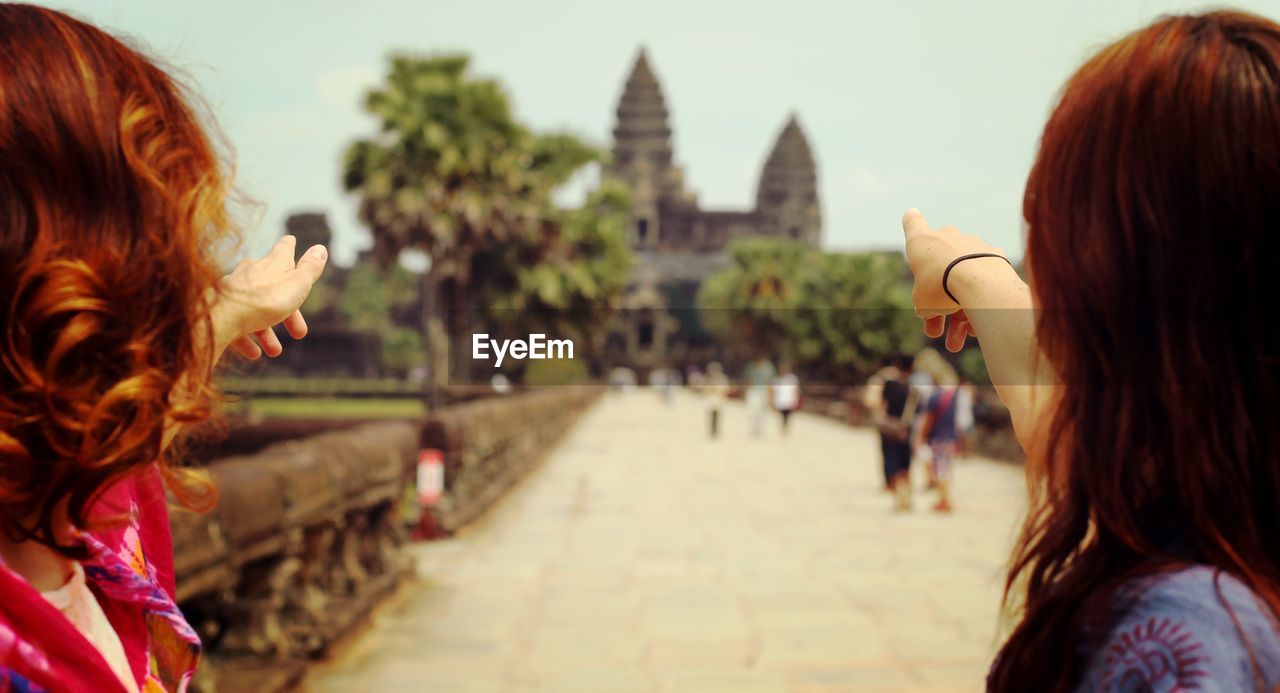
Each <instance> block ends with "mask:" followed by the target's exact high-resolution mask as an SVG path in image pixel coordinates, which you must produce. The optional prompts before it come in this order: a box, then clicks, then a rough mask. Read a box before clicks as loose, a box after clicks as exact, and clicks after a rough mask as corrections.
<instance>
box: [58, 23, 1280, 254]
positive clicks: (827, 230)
mask: <svg viewBox="0 0 1280 693" xmlns="http://www.w3.org/2000/svg"><path fill="white" fill-rule="evenodd" d="M50 4H51V5H52V6H54V7H57V8H58V9H64V10H68V11H70V12H72V13H73V14H75V15H77V16H79V17H81V18H83V19H87V20H89V21H92V22H94V23H97V24H98V25H100V26H102V27H103V28H106V29H108V30H111V31H112V32H114V33H116V34H118V35H127V36H129V37H131V38H133V39H135V40H136V41H138V42H141V44H142V46H143V47H144V48H145V49H146V50H147V51H148V53H149V54H150V55H152V56H155V57H158V58H160V59H162V60H163V61H165V62H166V63H168V64H170V65H173V66H176V67H178V68H179V69H181V70H183V71H185V72H186V73H187V74H188V76H189V77H190V78H191V79H192V80H194V82H195V83H196V86H197V88H198V90H199V91H200V93H201V94H202V95H203V96H204V98H205V99H206V100H207V102H208V104H209V105H210V106H211V108H212V110H213V113H214V115H215V116H216V118H217V121H218V124H219V125H220V127H221V129H222V131H223V133H224V134H225V135H226V137H227V138H228V139H229V140H230V141H231V143H232V144H233V145H234V147H235V149H236V160H237V165H238V169H239V175H238V181H239V184H240V188H241V189H242V190H243V191H244V192H245V193H246V194H248V195H249V196H251V197H253V198H255V199H257V200H258V201H260V202H261V203H263V204H264V206H265V210H264V211H263V213H262V214H261V217H260V219H259V220H258V223H257V225H256V227H255V228H254V229H252V232H251V237H250V244H249V247H250V249H253V250H260V249H263V248H265V247H266V246H267V245H268V244H269V243H270V240H271V239H273V238H275V237H276V236H277V235H279V233H280V232H281V230H282V228H283V220H284V218H285V216H287V215H288V214H289V213H291V212H293V211H299V210H321V211H326V212H328V214H329V220H330V225H331V226H332V227H333V229H334V233H335V241H334V249H333V250H334V254H335V259H336V260H337V261H338V262H341V263H347V262H350V261H351V260H352V259H353V257H354V255H355V252H356V250H357V249H358V248H361V247H364V246H366V245H368V243H369V240H368V236H367V234H366V232H365V231H364V229H363V228H361V226H360V224H359V222H358V221H357V220H356V218H355V211H354V209H355V205H354V201H353V200H352V199H350V198H349V197H347V196H346V195H344V193H343V192H342V189H341V185H340V182H339V175H340V174H339V168H340V162H341V155H342V151H343V149H344V148H345V147H346V145H347V144H348V143H350V142H351V141H353V140H354V139H356V138H359V137H362V136H365V135H367V134H370V133H372V132H373V129H374V123H373V121H372V120H371V119H370V118H369V117H367V116H365V115H363V113H362V111H361V108H360V104H361V100H362V94H363V92H364V91H365V90H366V89H367V88H369V87H371V86H373V85H375V84H376V83H377V82H378V80H379V79H380V78H381V77H382V76H383V74H384V73H385V66H386V57H387V55H388V54H389V53H390V52H392V51H409V52H416V53H423V54H429V53H440V52H459V51H460V52H466V53H469V54H470V55H471V56H472V57H473V66H474V69H475V71H476V73H478V74H480V75H483V76H487V77H493V78H496V79H497V80H499V81H500V82H501V83H502V84H503V85H504V86H505V88H506V89H507V92H508V93H509V95H510V96H511V99H512V103H513V104H514V108H515V111H516V115H517V116H518V117H519V118H520V119H522V120H523V121H524V122H525V123H526V124H528V125H530V126H531V127H533V128H534V129H536V130H567V131H571V132H574V133H576V134H578V135H580V136H582V137H585V138H586V139H588V140H590V141H592V142H594V143H596V144H598V145H601V146H607V145H608V144H609V133H610V130H611V129H612V127H613V118H614V116H613V110H614V108H615V106H616V102H617V99H618V96H619V95H620V93H621V89H622V82H623V80H624V78H625V77H626V74H627V72H628V70H629V68H630V66H631V63H632V61H633V60H634V57H635V54H636V50H637V48H638V47H639V46H640V45H642V44H643V45H645V46H647V47H648V49H649V55H650V58H651V60H652V63H653V65H654V68H655V70H656V71H657V73H658V76H659V78H660V79H661V81H662V84H663V87H664V90H665V94H666V97H667V105H668V107H669V108H670V109H671V112H672V121H673V122H672V125H673V127H674V129H675V147H676V158H677V159H678V161H679V163H680V164H681V165H683V166H684V168H685V175H686V181H687V182H688V184H689V185H690V187H692V188H693V189H694V190H696V191H697V192H698V194H699V198H700V200H701V201H702V203H703V206H704V207H724V208H744V209H745V208H748V207H750V206H751V205H752V203H753V202H754V199H755V187H756V179H757V177H758V176H759V170H760V166H761V165H762V164H763V160H764V156H765V155H766V153H767V150H768V148H769V146H770V144H771V143H772V141H773V138H774V137H775V136H776V134H777V131H778V130H779V129H780V128H781V126H782V124H783V121H784V120H785V119H786V116H787V114H788V113H789V112H791V111H793V110H794V111H796V112H798V113H799V114H800V119H801V122H802V124H803V125H804V127H805V129H806V131H807V133H808V135H809V138H810V143H811V145H812V146H813V150H814V154H815V156H816V158H817V161H818V177H819V190H820V195H821V201H822V212H823V220H824V229H823V233H824V238H825V240H824V242H825V244H826V246H828V247H830V248H836V249H866V248H888V247H894V246H897V245H898V244H899V243H900V240H901V229H900V227H899V225H898V219H899V217H900V215H901V213H902V210H904V209H906V208H907V207H919V208H920V209H921V210H922V211H924V213H925V214H926V216H928V218H929V220H930V222H932V223H934V224H936V225H941V224H944V223H945V224H954V225H956V226H959V227H960V228H962V229H964V230H966V231H968V232H971V233H977V234H980V235H983V236H985V237H986V238H987V239H988V240H990V241H992V242H995V243H997V244H999V245H1002V246H1004V247H1005V248H1007V249H1008V250H1009V251H1010V253H1011V254H1012V255H1014V256H1021V254H1022V248H1021V245H1022V242H1021V233H1022V224H1021V212H1020V205H1021V196H1022V185H1023V182H1024V180H1025V177H1026V174H1027V171H1028V169H1029V167H1030V165H1031V161H1032V157H1033V156H1034V153H1035V146H1036V140H1037V138H1038V137H1039V133H1040V129H1041V127H1042V126H1043V124H1044V120H1045V118H1046V116H1047V115H1048V112H1049V109H1050V107H1051V106H1052V104H1053V102H1054V98H1055V94H1056V93H1057V91H1058V89H1059V88H1060V87H1061V85H1062V83H1063V81H1064V80H1065V79H1066V78H1067V77H1068V76H1069V75H1070V74H1071V72H1072V71H1073V70H1074V69H1075V68H1076V67H1077V66H1078V65H1079V64H1080V63H1081V61H1082V60H1083V59H1084V58H1085V57H1086V56H1088V55H1089V54H1090V53H1091V52H1092V51H1093V50H1095V49H1096V48H1098V47H1100V46H1101V45H1103V44H1105V43H1107V42H1108V41H1110V40H1113V39H1115V38H1118V37H1119V36H1121V35H1123V34H1124V33H1126V32H1128V31H1130V30H1132V29H1135V28H1137V27H1139V26H1141V25H1143V24H1145V23H1147V22H1149V21H1151V20H1152V19H1154V18H1155V17H1157V16H1159V15H1161V14H1165V13H1169V12H1184V11H1196V10H1201V9H1205V8H1206V7H1210V6H1207V5H1205V4H1204V3H1202V2H1180V1H1178V0H1147V1H1140V0H1042V1H1036V2H1029V1H1027V0H965V1H962V2H954V1H951V0H935V1H930V2H924V1H919V0H917V1H893V2H886V1H884V0H880V1H877V2H862V1H837V0H826V1H822V2H819V1H816V0H774V1H772V2H758V1H756V0H722V1H717V2H710V1H704V0H674V1H673V0H647V1H644V2H615V1H607V0H418V1H408V0H405V1H396V0H360V1H359V2H349V1H344V2H333V1H321V0H316V1H311V2H303V1H301V0H290V1H264V0H221V1H219V2H209V1H205V0H186V1H184V2H172V1H171V0H165V1H159V0H73V1H64V2H53V3H50ZM1235 6H1237V7H1240V8H1241V9H1246V10H1250V11H1253V12H1258V13H1264V14H1269V15H1270V16H1272V17H1276V16H1277V15H1280V3H1277V2H1276V1H1275V0H1267V1H1266V2H1263V1H1262V0H1244V1H1242V2H1238V3H1236V4H1235ZM583 185H585V183H579V184H578V186H577V188H578V190H576V191H575V190H570V191H567V192H566V193H565V194H564V195H563V196H564V197H565V198H566V199H572V198H573V196H574V194H575V192H580V189H581V187H582V186H583Z"/></svg>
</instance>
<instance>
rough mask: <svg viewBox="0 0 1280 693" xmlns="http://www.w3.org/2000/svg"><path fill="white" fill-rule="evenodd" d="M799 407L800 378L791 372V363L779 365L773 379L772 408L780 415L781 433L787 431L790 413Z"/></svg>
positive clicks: (785, 433)
mask: <svg viewBox="0 0 1280 693" xmlns="http://www.w3.org/2000/svg"><path fill="white" fill-rule="evenodd" d="M799 407H800V379H799V378H798V377H796V374H795V373H793V372H791V364H789V363H787V362H786V361H783V362H782V363H781V364H780V365H779V374H778V377H776V378H774V379H773V408H774V409H776V410H777V411H778V414H780V415H781V416H782V434H783V435H787V434H788V433H789V427H790V423H791V413H792V412H794V411H795V410H796V409H798V408H799Z"/></svg>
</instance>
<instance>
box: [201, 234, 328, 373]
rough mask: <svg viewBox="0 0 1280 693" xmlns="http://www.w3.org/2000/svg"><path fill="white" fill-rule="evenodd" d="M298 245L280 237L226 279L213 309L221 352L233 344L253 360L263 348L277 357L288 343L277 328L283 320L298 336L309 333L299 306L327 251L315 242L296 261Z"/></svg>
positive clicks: (293, 240) (214, 324)
mask: <svg viewBox="0 0 1280 693" xmlns="http://www.w3.org/2000/svg"><path fill="white" fill-rule="evenodd" d="M296 247H297V239H295V238H294V237H293V236H282V237H281V238H280V240H279V241H277V242H276V244H275V246H274V247H273V248H272V249H271V252H269V253H267V255H266V256H265V257H263V258H262V259H259V260H242V261H241V262H240V264H238V265H236V268H235V270H234V271H233V272H232V273H231V274H228V275H227V276H225V277H223V278H222V281H221V282H220V283H219V285H218V292H217V298H216V299H215V300H214V304H213V307H212V309H211V312H212V317H213V330H214V340H215V344H216V345H217V347H218V350H219V351H218V353H221V350H222V349H225V348H228V347H229V348H231V349H233V350H235V351H236V352H237V353H239V354H240V355H242V356H244V357H245V358H248V359H250V360H256V359H258V358H260V357H261V356H262V354H263V353H264V352H265V353H266V354H267V356H271V357H276V356H279V355H280V354H281V353H283V351H284V347H283V345H281V343H280V338H279V337H278V336H277V335H276V333H275V330H274V327H275V326H276V325H278V324H280V323H284V327H285V329H286V330H288V332H289V335H290V336H291V337H293V338H294V339H302V338H303V337H305V336H306V335H307V322H306V320H305V319H303V317H302V312H301V311H300V310H299V308H300V307H301V306H302V302H303V301H305V300H306V299H307V295H308V294H310V293H311V287H312V286H313V285H314V284H315V283H316V280H318V279H319V278H320V274H321V273H322V272H323V271H324V266H325V263H326V262H327V261H328V259H329V251H328V250H326V249H325V247H324V246H322V245H314V246H311V247H310V248H309V249H307V252H306V253H304V254H303V255H302V258H301V259H300V260H298V261H297V262H294V259H293V258H294V253H295V251H296Z"/></svg>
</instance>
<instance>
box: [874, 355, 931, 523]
mask: <svg viewBox="0 0 1280 693" xmlns="http://www.w3.org/2000/svg"><path fill="white" fill-rule="evenodd" d="M910 375H911V359H909V358H903V359H898V360H896V361H891V362H889V363H887V364H885V366H884V367H883V368H881V369H880V370H879V372H877V373H876V374H875V375H874V376H872V381H871V382H870V383H869V384H868V391H869V392H870V393H872V394H871V395H870V397H869V401H868V402H867V404H868V405H869V409H870V410H871V415H872V417H873V419H874V420H875V423H876V428H877V429H879V431H880V454H881V455H882V459H883V461H884V483H885V488H887V489H889V490H891V491H893V494H894V509H895V510H898V511H900V512H901V511H907V510H910V509H911V424H912V421H913V419H914V418H915V409H916V402H917V401H918V400H917V399H916V396H915V391H914V390H913V389H912V387H911V386H910V385H909V384H908V381H909V378H910Z"/></svg>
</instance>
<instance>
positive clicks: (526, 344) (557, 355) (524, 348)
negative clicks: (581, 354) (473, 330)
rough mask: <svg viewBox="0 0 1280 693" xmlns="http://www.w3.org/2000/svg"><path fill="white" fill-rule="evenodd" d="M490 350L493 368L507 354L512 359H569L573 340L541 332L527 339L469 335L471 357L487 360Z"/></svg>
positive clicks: (500, 364) (499, 363)
mask: <svg viewBox="0 0 1280 693" xmlns="http://www.w3.org/2000/svg"><path fill="white" fill-rule="evenodd" d="M490 352H492V354H493V356H495V357H497V358H496V360H495V361H494V363H493V367H494V368H499V367H501V366H502V361H503V359H505V358H506V357H508V356H510V357H511V358H513V359H532V360H535V361H541V360H543V359H571V358H573V340H572V339H547V336H546V335H545V334H541V333H535V334H531V335H529V339H528V340H524V339H504V340H502V341H498V340H496V339H489V335H488V334H487V333H480V334H473V335H471V358H473V359H477V360H478V359H485V360H488V359H489V358H490Z"/></svg>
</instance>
